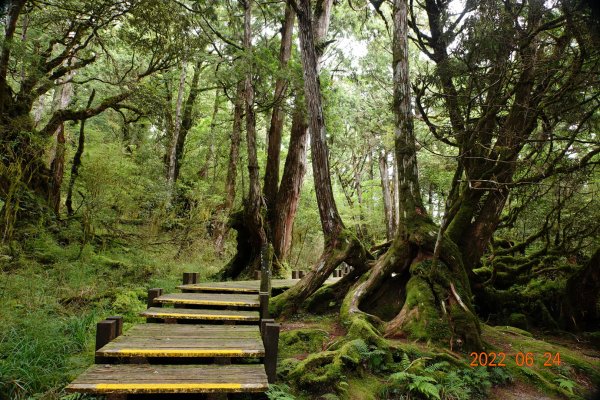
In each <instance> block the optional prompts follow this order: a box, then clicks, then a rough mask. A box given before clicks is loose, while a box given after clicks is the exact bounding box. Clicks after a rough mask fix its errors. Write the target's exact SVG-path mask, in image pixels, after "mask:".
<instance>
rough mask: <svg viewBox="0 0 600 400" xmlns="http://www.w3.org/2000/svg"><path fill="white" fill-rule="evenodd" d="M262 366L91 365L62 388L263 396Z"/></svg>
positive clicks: (84, 391) (265, 386) (106, 391)
mask: <svg viewBox="0 0 600 400" xmlns="http://www.w3.org/2000/svg"><path fill="white" fill-rule="evenodd" d="M268 388H269V385H268V383H267V375H266V373H265V369H264V366H263V365H258V364H250V365H196V366H194V365H144V364H113V365H94V366H92V367H90V368H89V369H88V370H87V371H85V372H84V373H83V374H81V375H80V376H79V377H78V378H77V379H75V380H74V381H73V382H72V383H71V384H70V385H68V386H67V387H66V390H67V391H68V392H82V393H98V394H108V393H115V394H117V393H123V394H125V393H127V394H136V393H217V392H228V393H232V392H264V391H266V390H267V389H268Z"/></svg>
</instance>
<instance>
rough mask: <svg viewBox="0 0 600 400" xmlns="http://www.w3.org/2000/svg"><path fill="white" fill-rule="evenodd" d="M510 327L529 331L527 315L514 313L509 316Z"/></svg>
mask: <svg viewBox="0 0 600 400" xmlns="http://www.w3.org/2000/svg"><path fill="white" fill-rule="evenodd" d="M507 323H508V325H510V326H514V327H516V328H521V329H527V326H528V323H527V317H526V316H525V314H521V313H512V314H510V315H509V316H508V321H507Z"/></svg>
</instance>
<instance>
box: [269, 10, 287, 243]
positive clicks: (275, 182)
mask: <svg viewBox="0 0 600 400" xmlns="http://www.w3.org/2000/svg"><path fill="white" fill-rule="evenodd" d="M294 19H295V15H294V10H293V9H292V7H291V6H290V5H289V4H287V5H286V8H285V18H284V21H283V25H282V27H281V45H280V49H279V71H280V72H281V71H285V69H286V68H287V65H288V62H289V60H290V57H291V54H292V33H293V30H294ZM287 86H288V79H287V78H286V77H284V76H279V77H277V80H276V81H275V94H274V96H273V111H272V114H271V125H270V127H269V132H268V136H267V139H268V146H267V165H266V166H265V183H264V196H265V203H266V206H267V219H268V221H269V225H270V227H271V230H272V231H273V228H274V226H273V222H272V221H273V219H274V218H275V217H276V215H275V214H276V211H275V210H276V205H275V203H276V198H277V193H278V190H279V188H278V186H279V162H280V161H279V154H280V152H281V136H282V132H283V123H284V118H285V112H284V107H283V104H284V100H285V91H286V88H287ZM290 140H291V139H290Z"/></svg>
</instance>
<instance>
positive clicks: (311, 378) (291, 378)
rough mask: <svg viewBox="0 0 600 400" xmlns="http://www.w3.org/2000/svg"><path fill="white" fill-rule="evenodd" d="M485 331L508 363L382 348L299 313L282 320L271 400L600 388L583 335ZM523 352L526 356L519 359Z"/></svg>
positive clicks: (403, 345) (581, 394)
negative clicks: (491, 363) (476, 361)
mask: <svg viewBox="0 0 600 400" xmlns="http://www.w3.org/2000/svg"><path fill="white" fill-rule="evenodd" d="M482 330H483V332H482V338H483V340H484V342H485V344H486V352H487V353H490V352H495V353H499V352H503V353H505V354H506V358H505V360H504V364H506V366H504V367H489V366H488V367H482V366H478V367H471V366H470V363H471V362H472V360H473V358H474V357H472V356H470V355H469V354H464V353H457V352H450V351H448V350H444V349H439V348H436V347H433V346H432V345H431V344H427V343H422V342H412V341H408V340H398V339H395V340H386V342H387V344H388V346H389V348H388V349H386V350H381V349H379V348H377V347H374V346H370V345H368V344H367V343H365V341H362V340H360V339H355V338H353V337H351V335H348V333H347V332H345V331H344V329H343V328H342V327H341V326H340V325H338V324H337V323H336V316H335V315H333V314H330V315H328V316H315V315H311V314H301V315H297V316H296V317H295V318H294V319H293V320H288V321H285V322H284V323H283V332H282V335H281V338H282V340H281V341H280V360H279V368H278V374H279V378H280V383H279V384H278V385H277V386H276V387H275V388H273V390H272V391H271V393H270V398H272V399H293V398H296V399H340V400H359V399H365V400H370V399H488V398H489V399H503V400H505V399H584V398H587V397H586V396H589V395H590V394H591V393H592V392H593V390H594V389H595V388H596V387H598V386H599V385H600V349H599V348H598V347H594V345H593V343H592V342H590V341H589V340H585V339H583V337H578V336H574V335H573V336H569V335H544V337H543V340H542V339H539V338H536V337H538V336H540V335H541V334H537V333H530V332H527V331H524V330H521V329H519V328H515V327H510V326H497V327H492V326H488V325H482ZM519 352H521V353H522V354H523V355H524V358H523V359H521V358H519V359H518V360H517V359H516V355H517V353H519ZM527 353H531V355H530V357H532V358H531V360H532V366H527V362H528V361H527V360H528V359H527V358H526V357H527ZM545 353H550V354H551V355H552V356H551V358H550V360H549V364H550V365H549V366H544V363H545V362H546V361H547V358H548V356H547V355H545ZM556 354H560V364H559V363H558V359H557V358H556ZM517 361H518V362H521V361H523V366H519V365H517ZM496 362H498V361H496Z"/></svg>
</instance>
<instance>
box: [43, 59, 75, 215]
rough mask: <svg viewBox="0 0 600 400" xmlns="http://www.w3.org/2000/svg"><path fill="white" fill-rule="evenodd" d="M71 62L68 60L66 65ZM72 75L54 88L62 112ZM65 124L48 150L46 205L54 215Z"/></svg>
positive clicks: (61, 172)
mask: <svg viewBox="0 0 600 400" xmlns="http://www.w3.org/2000/svg"><path fill="white" fill-rule="evenodd" d="M71 61H72V60H71V59H69V60H68V61H67V63H70V62H71ZM73 75H74V73H69V74H67V75H65V77H64V79H62V80H61V81H62V82H60V86H58V87H57V88H56V93H57V94H58V95H57V99H56V100H57V101H56V103H57V104H56V107H57V109H59V110H64V109H66V108H67V107H68V105H69V103H70V102H71V98H72V97H73V86H72V84H71V83H70V82H69V80H70V79H71V78H72V77H73ZM65 141H66V138H65V124H64V122H61V123H60V124H59V125H58V127H57V128H56V131H55V132H54V135H53V142H54V143H53V146H52V148H51V150H50V155H49V168H50V182H49V183H50V184H49V187H48V198H47V200H48V204H49V205H50V207H51V208H52V210H53V211H54V213H55V214H56V215H59V212H60V203H61V202H60V194H61V188H62V182H63V176H64V172H65V171H64V170H65V151H66V149H65Z"/></svg>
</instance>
